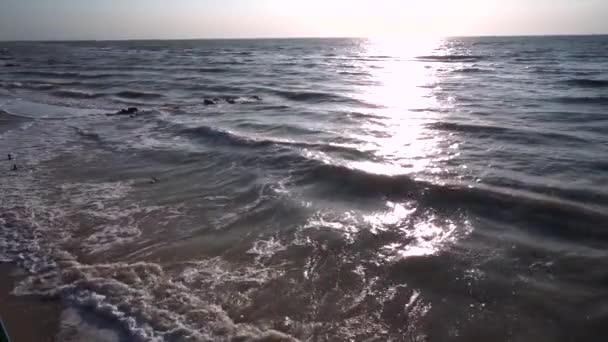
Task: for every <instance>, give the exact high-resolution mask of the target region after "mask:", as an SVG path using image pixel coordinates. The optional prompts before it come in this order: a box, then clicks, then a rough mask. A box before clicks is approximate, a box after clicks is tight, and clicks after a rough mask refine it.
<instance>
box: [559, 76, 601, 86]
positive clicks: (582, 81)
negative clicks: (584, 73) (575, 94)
mask: <svg viewBox="0 0 608 342" xmlns="http://www.w3.org/2000/svg"><path fill="white" fill-rule="evenodd" d="M562 83H563V84H565V85H569V86H573V87H581V88H608V80H596V79H590V78H572V79H568V80H565V81H562Z"/></svg>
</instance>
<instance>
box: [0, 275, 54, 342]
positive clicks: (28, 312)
mask: <svg viewBox="0 0 608 342" xmlns="http://www.w3.org/2000/svg"><path fill="white" fill-rule="evenodd" d="M23 275H24V273H22V272H21V271H20V270H19V269H18V268H17V267H16V266H14V265H12V264H8V263H0V279H2V281H0V317H2V320H3V321H4V325H5V326H6V328H7V329H8V330H9V334H10V337H11V339H12V341H13V342H47V341H55V336H56V335H57V332H58V328H59V317H60V313H61V310H62V305H61V301H59V300H53V299H46V298H41V297H37V296H25V297H17V296H13V295H11V294H10V293H11V291H12V289H13V287H14V285H15V283H16V282H17V281H19V280H20V279H21V278H22V277H23Z"/></svg>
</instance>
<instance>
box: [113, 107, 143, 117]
mask: <svg viewBox="0 0 608 342" xmlns="http://www.w3.org/2000/svg"><path fill="white" fill-rule="evenodd" d="M138 112H139V109H137V108H136V107H129V108H123V109H121V110H119V111H118V112H116V113H114V114H108V116H113V115H129V116H133V115H135V114H137V113H138Z"/></svg>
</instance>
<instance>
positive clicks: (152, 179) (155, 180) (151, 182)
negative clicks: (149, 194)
mask: <svg viewBox="0 0 608 342" xmlns="http://www.w3.org/2000/svg"><path fill="white" fill-rule="evenodd" d="M156 183H158V178H156V177H152V178H150V184H156Z"/></svg>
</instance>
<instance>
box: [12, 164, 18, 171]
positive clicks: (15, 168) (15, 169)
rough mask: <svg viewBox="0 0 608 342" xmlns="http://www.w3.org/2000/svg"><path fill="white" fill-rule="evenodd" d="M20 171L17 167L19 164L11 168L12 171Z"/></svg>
mask: <svg viewBox="0 0 608 342" xmlns="http://www.w3.org/2000/svg"><path fill="white" fill-rule="evenodd" d="M17 170H19V168H18V167H17V164H13V168H11V171H17Z"/></svg>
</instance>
